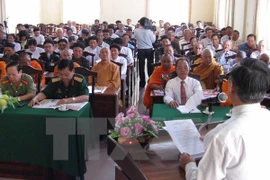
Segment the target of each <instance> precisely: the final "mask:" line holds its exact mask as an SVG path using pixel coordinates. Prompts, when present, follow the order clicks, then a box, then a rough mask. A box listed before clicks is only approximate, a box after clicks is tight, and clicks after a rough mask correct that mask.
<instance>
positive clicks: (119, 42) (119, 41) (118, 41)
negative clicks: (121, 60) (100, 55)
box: [113, 38, 124, 46]
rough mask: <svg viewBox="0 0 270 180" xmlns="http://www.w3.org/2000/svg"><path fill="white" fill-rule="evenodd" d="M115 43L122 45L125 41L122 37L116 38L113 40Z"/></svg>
mask: <svg viewBox="0 0 270 180" xmlns="http://www.w3.org/2000/svg"><path fill="white" fill-rule="evenodd" d="M113 43H114V44H118V45H121V46H122V45H123V44H124V41H123V39H122V38H115V39H114V40H113Z"/></svg>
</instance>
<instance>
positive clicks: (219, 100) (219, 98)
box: [202, 92, 228, 104]
mask: <svg viewBox="0 0 270 180" xmlns="http://www.w3.org/2000/svg"><path fill="white" fill-rule="evenodd" d="M227 99H228V96H227V95H226V94H225V93H224V92H221V93H218V95H217V96H216V97H210V98H207V99H203V100H202V103H203V104H215V103H224V102H226V101H227Z"/></svg>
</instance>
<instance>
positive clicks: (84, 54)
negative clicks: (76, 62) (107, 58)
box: [83, 51, 95, 69]
mask: <svg viewBox="0 0 270 180" xmlns="http://www.w3.org/2000/svg"><path fill="white" fill-rule="evenodd" d="M83 56H84V57H86V56H91V58H92V64H91V66H90V67H89V69H92V67H93V66H94V64H95V60H94V57H95V54H93V53H90V52H87V51H83Z"/></svg>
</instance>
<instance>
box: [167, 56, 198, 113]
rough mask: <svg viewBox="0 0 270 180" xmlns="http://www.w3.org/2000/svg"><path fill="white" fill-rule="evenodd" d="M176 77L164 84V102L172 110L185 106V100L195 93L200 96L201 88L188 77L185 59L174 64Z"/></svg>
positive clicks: (195, 81)
mask: <svg viewBox="0 0 270 180" xmlns="http://www.w3.org/2000/svg"><path fill="white" fill-rule="evenodd" d="M175 66H176V68H175V71H176V74H177V77H175V78H173V79H171V80H169V81H168V83H167V84H166V88H165V96H164V102H165V104H169V105H170V106H171V107H172V108H177V107H178V106H179V105H180V104H182V105H185V104H186V102H187V100H188V99H189V98H190V97H191V96H192V95H194V94H195V93H200V92H201V94H202V86H201V84H200V82H199V81H198V80H196V79H193V78H191V77H188V73H189V69H190V68H189V65H188V62H187V60H186V59H185V58H183V57H181V58H179V59H178V60H177V61H176V64H175Z"/></svg>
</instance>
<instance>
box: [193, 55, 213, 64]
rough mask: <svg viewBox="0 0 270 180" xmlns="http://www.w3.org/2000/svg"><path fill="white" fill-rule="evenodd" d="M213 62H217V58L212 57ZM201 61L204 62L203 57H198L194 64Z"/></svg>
mask: <svg viewBox="0 0 270 180" xmlns="http://www.w3.org/2000/svg"><path fill="white" fill-rule="evenodd" d="M212 62H216V59H215V58H212ZM200 63H202V58H201V57H200V58H199V59H197V60H196V61H194V63H193V64H200Z"/></svg>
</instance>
